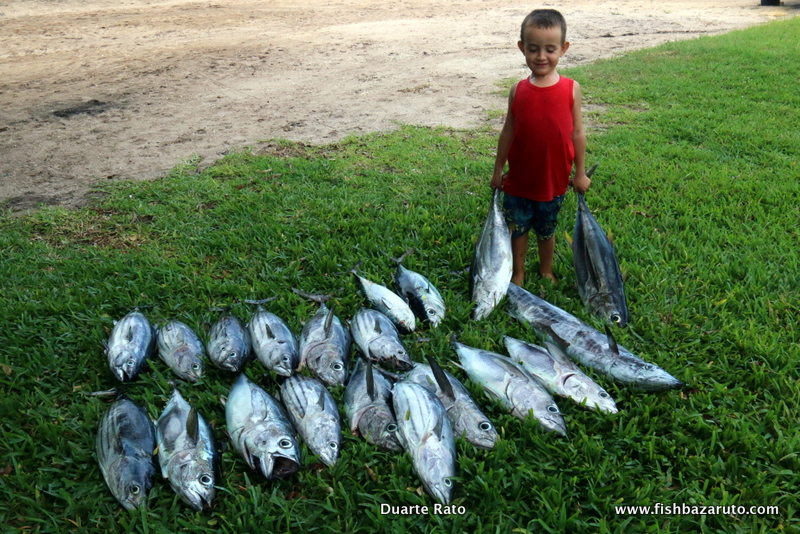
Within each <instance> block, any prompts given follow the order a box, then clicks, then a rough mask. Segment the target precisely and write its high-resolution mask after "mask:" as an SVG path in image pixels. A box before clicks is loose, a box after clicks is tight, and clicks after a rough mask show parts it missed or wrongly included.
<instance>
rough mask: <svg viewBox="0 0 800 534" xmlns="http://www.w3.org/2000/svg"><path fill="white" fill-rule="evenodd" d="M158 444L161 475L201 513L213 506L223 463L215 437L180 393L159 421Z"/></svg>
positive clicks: (176, 392) (157, 428) (166, 408)
mask: <svg viewBox="0 0 800 534" xmlns="http://www.w3.org/2000/svg"><path fill="white" fill-rule="evenodd" d="M156 442H157V443H158V462H159V465H160V466H161V475H162V476H163V477H164V478H166V479H168V480H169V484H170V486H172V489H173V490H174V491H175V493H177V494H178V495H179V496H180V497H181V499H183V502H185V503H186V504H188V505H189V506H191V507H192V508H194V509H195V510H197V511H200V510H202V509H203V508H205V507H207V506H211V503H212V502H213V501H214V496H215V494H216V489H215V488H214V484H215V481H216V463H217V461H218V459H219V456H218V454H217V450H216V447H215V446H214V435H213V434H212V432H211V427H209V426H208V423H206V421H205V419H203V417H202V416H201V415H200V414H199V413H197V410H195V409H194V408H192V407H191V406H189V403H188V402H186V401H185V400H184V398H183V397H182V396H181V394H180V392H179V391H178V390H177V389H174V390H173V391H172V397H170V399H169V402H168V403H167V406H166V407H165V408H164V412H163V413H162V414H161V417H159V418H158V421H156Z"/></svg>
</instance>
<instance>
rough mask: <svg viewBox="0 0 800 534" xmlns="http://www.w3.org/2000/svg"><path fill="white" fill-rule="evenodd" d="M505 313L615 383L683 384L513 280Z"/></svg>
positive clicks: (655, 387)
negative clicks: (524, 323) (530, 327)
mask: <svg viewBox="0 0 800 534" xmlns="http://www.w3.org/2000/svg"><path fill="white" fill-rule="evenodd" d="M508 313H509V314H510V315H511V316H512V317H514V318H516V319H518V320H519V321H522V322H526V323H528V324H530V325H531V326H532V327H533V330H534V331H535V332H536V333H537V334H538V335H539V337H540V338H542V339H544V340H545V341H549V342H550V343H552V344H554V345H555V346H557V347H558V348H560V349H561V350H563V351H564V352H565V353H566V354H567V356H569V357H570V359H571V360H573V361H574V362H576V363H580V364H582V365H585V366H587V367H590V368H592V369H594V370H595V371H596V372H598V373H600V374H602V375H605V376H606V377H607V378H609V379H610V380H613V381H614V382H616V383H618V384H624V385H629V386H631V387H632V388H634V389H638V390H641V391H663V390H667V389H674V388H680V387H683V382H681V381H680V380H678V379H676V378H675V377H673V376H672V375H670V374H669V373H667V372H666V371H665V370H664V369H662V368H660V367H658V366H657V365H653V364H652V363H647V362H645V361H644V360H642V359H640V358H638V357H636V356H635V355H634V354H632V353H631V352H630V351H629V350H627V349H625V348H624V347H622V346H618V345H617V343H616V341H614V338H613V336H611V335H610V334H611V332H610V331H607V333H606V334H605V335H603V334H601V333H600V332H598V331H597V330H595V329H594V328H592V327H591V326H589V325H587V324H586V323H584V322H582V321H581V320H579V319H578V318H576V317H575V316H573V315H570V314H569V313H567V312H565V311H564V310H562V309H561V308H558V307H556V306H553V305H552V304H550V303H549V302H547V301H545V300H543V299H541V298H539V297H537V296H536V295H533V294H532V293H530V292H528V291H525V290H524V289H522V288H521V287H519V286H517V285H515V284H511V286H509V288H508Z"/></svg>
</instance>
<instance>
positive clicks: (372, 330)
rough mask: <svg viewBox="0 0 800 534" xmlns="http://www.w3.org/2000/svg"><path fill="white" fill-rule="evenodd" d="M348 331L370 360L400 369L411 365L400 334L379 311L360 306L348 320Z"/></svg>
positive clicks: (407, 368) (403, 369)
mask: <svg viewBox="0 0 800 534" xmlns="http://www.w3.org/2000/svg"><path fill="white" fill-rule="evenodd" d="M350 331H351V332H352V333H353V341H355V343H356V346H357V347H358V349H359V351H361V353H362V354H363V355H364V357H365V358H366V359H367V360H369V361H370V362H372V363H374V364H377V365H381V366H386V367H389V368H391V369H397V370H400V371H407V370H409V369H411V367H412V366H413V362H412V361H411V358H410V357H409V355H408V353H407V352H406V349H405V347H404V346H403V343H402V341H400V334H399V333H398V332H397V329H396V328H395V327H394V324H393V323H392V321H391V320H389V318H388V317H386V316H385V315H384V314H382V313H381V312H379V311H376V310H371V309H369V308H361V309H360V310H358V311H357V312H356V314H355V315H354V316H353V319H352V320H351V321H350Z"/></svg>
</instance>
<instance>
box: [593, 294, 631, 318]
mask: <svg viewBox="0 0 800 534" xmlns="http://www.w3.org/2000/svg"><path fill="white" fill-rule="evenodd" d="M588 300H589V302H588V303H587V304H588V307H589V310H590V311H591V312H592V313H594V314H595V315H596V316H597V317H602V318H603V319H605V320H606V321H608V322H609V323H611V324H615V325H617V326H625V325H626V324H628V313H627V311H624V310H620V309H619V308H617V305H616V304H615V303H614V302H613V301H612V299H611V297H610V296H609V295H608V294H605V293H598V294H597V295H595V296H594V297H593V298H589V299H588Z"/></svg>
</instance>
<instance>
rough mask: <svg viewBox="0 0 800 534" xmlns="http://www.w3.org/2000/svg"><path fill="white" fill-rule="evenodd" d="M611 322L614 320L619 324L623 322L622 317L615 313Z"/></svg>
mask: <svg viewBox="0 0 800 534" xmlns="http://www.w3.org/2000/svg"><path fill="white" fill-rule="evenodd" d="M611 320H612V321H613V322H615V323H619V322H621V321H622V317H620V316H619V315H617V314H616V313H615V314H614V315H612V316H611Z"/></svg>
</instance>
